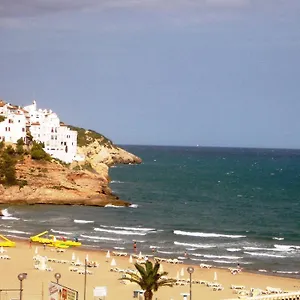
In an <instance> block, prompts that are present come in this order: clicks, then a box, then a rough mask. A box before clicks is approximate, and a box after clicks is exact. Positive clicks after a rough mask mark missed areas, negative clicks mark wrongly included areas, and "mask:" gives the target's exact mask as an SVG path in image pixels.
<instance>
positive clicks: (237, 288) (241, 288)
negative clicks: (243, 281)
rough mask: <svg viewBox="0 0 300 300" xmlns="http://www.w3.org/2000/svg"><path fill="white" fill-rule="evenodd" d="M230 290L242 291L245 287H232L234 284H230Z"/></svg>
mask: <svg viewBox="0 0 300 300" xmlns="http://www.w3.org/2000/svg"><path fill="white" fill-rule="evenodd" d="M230 288H231V289H233V290H244V289H245V286H244V285H234V284H232V285H231V286H230Z"/></svg>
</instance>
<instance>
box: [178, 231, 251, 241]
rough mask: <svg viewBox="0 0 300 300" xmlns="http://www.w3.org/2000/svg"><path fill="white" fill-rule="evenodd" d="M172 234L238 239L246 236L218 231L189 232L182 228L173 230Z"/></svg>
mask: <svg viewBox="0 0 300 300" xmlns="http://www.w3.org/2000/svg"><path fill="white" fill-rule="evenodd" d="M174 234H177V235H187V236H198V237H208V238H209V237H211V238H231V239H239V238H244V237H246V236H245V235H229V234H218V233H205V232H189V231H182V230H174Z"/></svg>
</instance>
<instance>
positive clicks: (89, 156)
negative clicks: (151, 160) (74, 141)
mask: <svg viewBox="0 0 300 300" xmlns="http://www.w3.org/2000/svg"><path fill="white" fill-rule="evenodd" d="M77 152H78V153H79V154H83V155H84V156H85V161H86V162H89V163H90V164H91V165H92V167H93V168H94V169H95V170H96V171H97V170H98V168H99V167H102V166H101V165H102V164H105V165H106V166H111V165H115V164H140V163H141V162H142V160H141V159H140V158H139V157H137V156H135V155H133V154H131V153H129V152H127V151H125V150H124V149H122V148H119V147H117V146H114V145H112V146H110V147H107V146H105V145H101V144H100V143H99V141H98V140H95V141H93V142H92V143H91V144H89V145H87V146H82V147H78V151H77Z"/></svg>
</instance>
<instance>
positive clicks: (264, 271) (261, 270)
mask: <svg viewBox="0 0 300 300" xmlns="http://www.w3.org/2000/svg"><path fill="white" fill-rule="evenodd" d="M258 272H263V273H266V272H268V271H267V270H265V269H259V270H258Z"/></svg>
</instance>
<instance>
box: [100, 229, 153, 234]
mask: <svg viewBox="0 0 300 300" xmlns="http://www.w3.org/2000/svg"><path fill="white" fill-rule="evenodd" d="M94 230H95V231H100V232H107V233H114V234H121V235H146V234H147V232H141V231H140V232H138V231H133V230H132V231H129V230H111V229H103V228H94Z"/></svg>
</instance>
